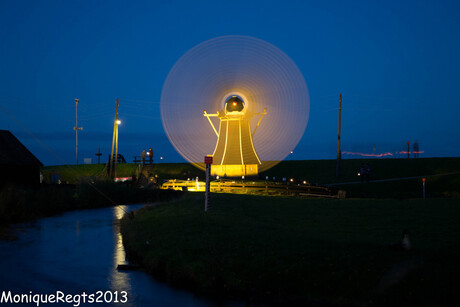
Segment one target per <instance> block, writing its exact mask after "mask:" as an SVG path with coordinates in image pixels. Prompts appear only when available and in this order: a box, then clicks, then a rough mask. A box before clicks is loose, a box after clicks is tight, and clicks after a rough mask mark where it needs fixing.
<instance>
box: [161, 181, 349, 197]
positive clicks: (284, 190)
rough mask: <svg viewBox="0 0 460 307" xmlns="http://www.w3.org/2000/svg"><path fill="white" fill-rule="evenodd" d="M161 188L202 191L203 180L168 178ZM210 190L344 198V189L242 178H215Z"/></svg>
mask: <svg viewBox="0 0 460 307" xmlns="http://www.w3.org/2000/svg"><path fill="white" fill-rule="evenodd" d="M161 188H162V189H173V190H182V191H200V192H202V191H204V190H205V182H203V181H191V180H176V179H172V180H169V181H167V182H165V183H163V185H162V186H161ZM210 190H211V192H220V193H242V194H265V195H274V194H278V195H279V194H281V195H295V196H307V197H328V198H345V191H339V190H337V189H330V188H327V187H321V186H312V185H309V184H295V183H291V182H287V183H285V182H270V181H244V180H233V181H231V180H215V181H211V186H210Z"/></svg>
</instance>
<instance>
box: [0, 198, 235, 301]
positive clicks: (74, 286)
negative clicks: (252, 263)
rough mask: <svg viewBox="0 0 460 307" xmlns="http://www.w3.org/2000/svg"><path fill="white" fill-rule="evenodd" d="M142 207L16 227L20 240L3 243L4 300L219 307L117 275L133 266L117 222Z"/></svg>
mask: <svg viewBox="0 0 460 307" xmlns="http://www.w3.org/2000/svg"><path fill="white" fill-rule="evenodd" d="M140 206H141V205H131V206H117V207H111V208H103V209H94V210H82V211H73V212H68V213H65V214H63V215H60V216H54V217H49V218H43V219H40V220H38V221H35V222H33V223H29V224H19V225H15V226H14V231H15V233H16V235H17V239H16V240H13V241H0V261H1V262H0V263H1V266H0V295H1V291H11V292H12V294H15V293H18V294H23V293H25V294H29V293H30V291H32V294H53V293H56V291H62V292H64V293H66V294H67V293H69V294H81V293H83V292H85V293H87V294H90V293H96V292H97V291H104V292H105V291H112V293H113V291H119V292H120V291H127V295H128V302H127V303H126V304H123V306H214V305H216V304H215V303H214V302H212V301H209V300H207V299H205V298H202V297H197V296H195V295H194V294H192V293H190V292H187V291H182V290H177V289H174V288H171V287H169V286H167V285H165V284H163V283H160V282H157V281H155V280H154V279H153V278H151V277H150V276H148V275H147V274H145V273H144V272H142V271H118V270H117V268H116V267H117V265H118V264H123V263H127V262H126V259H125V252H124V248H123V245H122V241H121V235H120V233H119V230H118V225H117V219H119V218H120V217H121V216H122V215H123V214H124V213H125V211H129V210H133V209H135V208H138V207H140ZM47 305H48V306H56V304H47ZM47 305H41V306H47ZM71 305H72V304H67V306H71ZM97 305H101V304H97ZM102 305H105V304H102ZM225 305H235V304H233V303H232V304H225Z"/></svg>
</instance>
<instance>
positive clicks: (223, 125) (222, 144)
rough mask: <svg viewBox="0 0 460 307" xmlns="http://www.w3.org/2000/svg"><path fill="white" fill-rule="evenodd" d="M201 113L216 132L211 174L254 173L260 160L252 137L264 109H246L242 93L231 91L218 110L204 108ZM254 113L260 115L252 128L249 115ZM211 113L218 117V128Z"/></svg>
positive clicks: (242, 174) (232, 175)
mask: <svg viewBox="0 0 460 307" xmlns="http://www.w3.org/2000/svg"><path fill="white" fill-rule="evenodd" d="M203 113H204V114H203V115H204V116H205V117H207V118H208V120H209V123H210V124H211V126H212V128H213V130H214V132H215V133H216V136H217V143H216V148H215V149H214V153H213V154H212V156H213V158H214V164H213V165H212V167H211V174H212V175H214V176H224V177H226V176H229V177H235V176H254V175H257V174H258V169H259V165H261V164H262V162H261V161H260V158H259V156H258V155H257V152H256V150H255V148H254V142H253V141H252V138H253V136H254V135H255V132H256V131H257V128H258V127H259V125H260V123H261V121H262V118H263V116H264V115H265V114H267V109H266V108H265V109H264V112H263V113H255V114H254V113H252V112H250V111H248V108H247V107H246V104H245V102H244V101H243V99H242V98H241V97H238V96H236V95H231V96H230V97H228V98H227V99H226V100H225V105H224V107H223V109H222V110H221V111H220V112H219V111H218V112H217V113H215V114H208V113H207V112H206V110H204V112H203ZM256 115H260V119H259V121H258V123H257V126H256V127H255V129H254V130H253V131H252V130H251V124H250V119H251V118H252V117H253V116H256ZM210 117H218V118H219V120H220V122H219V132H217V130H216V128H215V126H214V124H213V123H212V121H211V119H210Z"/></svg>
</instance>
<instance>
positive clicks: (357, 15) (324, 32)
mask: <svg viewBox="0 0 460 307" xmlns="http://www.w3.org/2000/svg"><path fill="white" fill-rule="evenodd" d="M459 30H460V3H459V2H458V1H420V0H419V1H289V0H284V1H267V0H266V1H248V0H245V1H225V2H220V1H170V0H168V1H136V2H135V3H134V4H132V3H131V2H130V3H128V1H57V0H56V1H2V2H1V3H0V40H1V42H0V59H1V61H0V105H1V106H2V107H3V108H5V109H6V110H8V112H10V113H11V114H12V115H13V116H15V117H16V118H17V119H18V120H19V121H21V122H22V124H24V125H25V126H26V127H27V128H28V129H29V130H30V131H32V132H33V133H34V134H36V136H37V137H38V138H40V140H41V141H42V142H44V143H45V144H46V145H48V146H49V147H50V148H51V149H52V150H53V151H54V152H56V153H57V154H58V155H59V156H61V157H62V158H63V159H64V160H65V161H66V162H67V163H70V164H72V163H75V133H74V131H73V127H74V125H75V103H74V98H79V99H80V104H79V118H80V125H81V126H83V131H82V132H81V133H80V134H79V138H80V162H82V159H83V158H85V157H92V158H93V159H94V158H96V156H95V155H94V154H95V153H96V151H97V149H98V147H100V148H101V151H102V152H103V153H104V155H107V154H108V153H109V150H110V146H111V140H112V129H113V125H112V123H113V115H114V107H115V100H116V98H120V118H121V119H122V121H123V124H122V126H120V132H119V139H120V153H122V154H124V155H125V156H126V157H127V158H128V159H129V160H132V157H133V156H134V155H139V153H140V151H141V149H142V148H145V147H149V146H152V147H153V148H154V150H155V155H156V158H158V156H159V155H162V156H164V160H163V161H165V162H175V161H183V160H182V158H181V157H180V156H179V154H177V153H176V152H175V151H174V149H173V147H172V146H171V145H170V144H169V141H168V139H167V137H166V135H165V133H164V131H163V128H162V125H161V119H160V115H159V109H160V108H159V101H160V96H161V90H162V86H163V83H164V81H165V79H166V76H167V74H168V72H169V70H170V69H171V68H172V66H173V65H174V64H175V62H176V61H177V60H178V59H179V58H180V57H181V56H182V55H183V54H184V53H185V52H187V50H189V49H190V48H192V47H193V46H195V45H197V44H199V43H201V42H203V41H205V40H208V39H211V38H213V37H217V36H222V35H249V36H254V37H257V38H260V39H263V40H265V41H267V42H269V43H271V44H273V45H275V46H277V47H278V48H280V49H281V50H283V51H284V52H285V53H286V54H287V55H288V56H289V57H290V58H291V59H292V60H293V61H294V62H295V63H296V64H297V66H298V67H299V69H300V71H301V72H302V73H303V75H304V78H305V80H306V82H307V85H308V88H309V92H310V119H309V123H308V126H307V129H306V131H305V135H304V137H303V138H302V140H301V141H300V143H299V145H298V146H297V148H296V149H295V151H294V154H293V155H292V157H291V158H292V159H330V158H334V157H335V155H336V142H337V109H338V95H339V93H340V92H341V93H343V112H342V120H343V122H342V133H343V136H342V145H343V146H342V150H343V151H349V152H361V153H385V152H393V153H394V152H397V151H402V150H404V149H405V144H406V141H411V142H413V141H415V140H418V141H419V143H420V149H421V150H423V151H424V153H423V154H422V155H421V156H425V157H433V156H460V142H459V140H460V128H459V121H458V117H459V115H460V106H459V103H460V98H459V97H460V93H459V92H458V88H459V86H458V85H459V84H460V74H459V71H460V57H459V55H460V31H459ZM197 73H199V72H197ZM0 129H9V130H11V131H12V132H13V133H14V134H15V135H16V136H17V137H18V138H19V139H20V140H21V141H22V142H23V143H24V144H25V145H26V146H28V147H29V148H30V149H31V151H32V152H33V153H34V154H36V155H37V157H38V158H39V159H40V160H41V161H43V162H44V163H45V164H46V165H52V164H62V163H61V162H60V161H59V160H57V159H56V158H55V157H54V156H53V155H51V154H50V153H48V152H47V151H46V149H44V148H43V147H41V145H39V144H38V143H37V142H36V141H35V140H33V139H32V138H31V137H30V136H28V135H27V133H26V132H24V130H23V129H22V128H21V127H20V126H19V125H17V124H16V123H15V122H14V121H13V120H11V119H10V118H9V117H8V116H7V115H5V114H4V113H3V112H0ZM104 157H106V156H104ZM344 157H352V156H351V155H348V156H347V155H344ZM105 159H106V158H105ZM105 159H104V160H105Z"/></svg>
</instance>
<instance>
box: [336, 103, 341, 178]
mask: <svg viewBox="0 0 460 307" xmlns="http://www.w3.org/2000/svg"><path fill="white" fill-rule="evenodd" d="M341 124H342V94H340V95H339V135H338V138H337V164H336V167H335V176H336V177H339V170H340V160H341V159H342V152H341V151H340V126H341Z"/></svg>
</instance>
